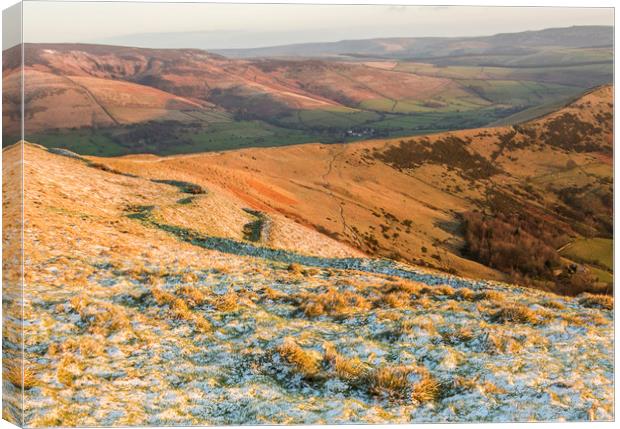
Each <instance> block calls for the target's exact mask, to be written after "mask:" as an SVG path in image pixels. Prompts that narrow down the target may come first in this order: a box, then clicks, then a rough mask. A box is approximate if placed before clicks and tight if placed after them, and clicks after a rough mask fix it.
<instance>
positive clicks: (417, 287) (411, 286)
mask: <svg viewBox="0 0 620 429" xmlns="http://www.w3.org/2000/svg"><path fill="white" fill-rule="evenodd" d="M386 286H387V288H386V290H385V293H393V292H403V293H406V294H408V295H412V296H413V297H420V296H422V295H424V294H427V293H429V292H431V288H430V287H429V286H427V285H425V284H423V283H417V282H413V281H406V280H403V281H397V282H394V283H388V284H387V285H386Z"/></svg>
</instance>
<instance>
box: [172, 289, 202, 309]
mask: <svg viewBox="0 0 620 429" xmlns="http://www.w3.org/2000/svg"><path fill="white" fill-rule="evenodd" d="M177 294H178V295H180V296H182V297H183V298H184V299H185V301H186V302H187V304H188V305H189V306H190V307H196V306H198V305H202V304H204V303H205V302H206V301H207V297H206V296H205V295H204V293H202V291H200V289H198V288H196V287H194V286H192V285H189V284H184V285H183V286H181V287H180V288H179V289H178V290H177Z"/></svg>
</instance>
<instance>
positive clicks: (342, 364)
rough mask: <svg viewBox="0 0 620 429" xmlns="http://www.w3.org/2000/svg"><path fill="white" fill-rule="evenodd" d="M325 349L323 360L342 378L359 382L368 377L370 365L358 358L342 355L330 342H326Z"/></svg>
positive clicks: (354, 382) (346, 380)
mask: <svg viewBox="0 0 620 429" xmlns="http://www.w3.org/2000/svg"><path fill="white" fill-rule="evenodd" d="M323 350H324V352H323V360H324V361H325V362H326V363H327V364H328V365H329V366H331V368H332V369H333V371H334V372H335V373H336V376H337V377H338V378H340V379H341V380H343V381H345V382H348V383H353V384H357V383H359V382H361V381H362V380H363V379H364V378H366V376H367V374H368V371H369V369H368V366H367V365H365V364H364V363H363V362H362V361H361V360H359V359H358V358H348V357H345V356H342V355H341V354H340V353H338V352H337V351H336V348H335V347H334V346H333V345H332V344H330V343H325V344H324V345H323Z"/></svg>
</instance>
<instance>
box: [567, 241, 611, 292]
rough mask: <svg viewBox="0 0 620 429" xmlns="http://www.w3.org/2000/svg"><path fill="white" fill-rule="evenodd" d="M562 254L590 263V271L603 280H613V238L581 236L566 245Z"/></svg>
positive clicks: (574, 259) (576, 260)
mask: <svg viewBox="0 0 620 429" xmlns="http://www.w3.org/2000/svg"><path fill="white" fill-rule="evenodd" d="M561 254H562V256H564V257H566V258H568V259H572V260H573V261H575V262H581V263H585V264H590V265H592V267H591V270H592V272H593V273H594V274H595V275H596V276H597V277H598V278H599V280H600V281H603V282H612V281H613V274H612V273H613V240H612V239H610V238H581V239H579V240H575V241H574V242H573V243H571V244H569V245H568V246H566V247H565V248H564V249H563V250H562V251H561Z"/></svg>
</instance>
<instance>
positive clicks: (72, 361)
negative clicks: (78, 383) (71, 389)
mask: <svg viewBox="0 0 620 429" xmlns="http://www.w3.org/2000/svg"><path fill="white" fill-rule="evenodd" d="M81 373H82V367H81V365H80V362H79V361H78V359H77V358H76V357H75V356H73V355H71V354H66V355H64V356H63V357H62V359H60V362H59V363H58V368H57V369H56V378H57V379H58V381H59V382H60V383H62V384H64V385H65V386H72V385H73V382H74V381H75V379H76V378H77V377H79V376H80V374H81Z"/></svg>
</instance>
